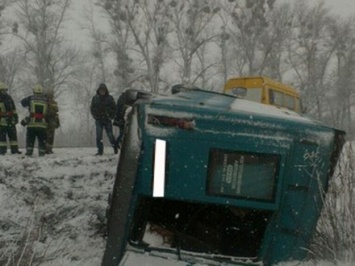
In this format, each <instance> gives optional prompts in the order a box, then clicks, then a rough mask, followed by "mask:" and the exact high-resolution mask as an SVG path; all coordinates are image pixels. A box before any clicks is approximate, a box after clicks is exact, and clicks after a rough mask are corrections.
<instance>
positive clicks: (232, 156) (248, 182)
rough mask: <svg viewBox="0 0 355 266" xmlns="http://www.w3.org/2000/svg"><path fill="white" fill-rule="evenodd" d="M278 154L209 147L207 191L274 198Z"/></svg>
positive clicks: (258, 198) (213, 193)
mask: <svg viewBox="0 0 355 266" xmlns="http://www.w3.org/2000/svg"><path fill="white" fill-rule="evenodd" d="M279 161H280V156H278V155H273V154H259V153H246V152H240V151H228V150H221V149H211V150H210V157H209V164H208V177H207V178H208V184H207V193H208V194H209V195H217V196H225V197H238V198H246V199H255V200H262V201H269V202H274V201H275V193H276V192H275V188H276V179H277V175H278V167H279Z"/></svg>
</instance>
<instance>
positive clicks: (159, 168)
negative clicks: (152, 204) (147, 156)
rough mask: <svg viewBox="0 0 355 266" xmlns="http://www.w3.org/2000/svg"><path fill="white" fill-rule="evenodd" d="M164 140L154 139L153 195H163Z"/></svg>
mask: <svg viewBox="0 0 355 266" xmlns="http://www.w3.org/2000/svg"><path fill="white" fill-rule="evenodd" d="M165 160H166V141H165V140H161V139H157V140H155V154H154V177H153V197H154V198H156V197H164V192H165V191H164V189H165Z"/></svg>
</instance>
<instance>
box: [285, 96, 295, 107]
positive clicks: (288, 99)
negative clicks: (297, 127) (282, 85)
mask: <svg viewBox="0 0 355 266" xmlns="http://www.w3.org/2000/svg"><path fill="white" fill-rule="evenodd" d="M285 106H286V107H287V108H289V109H291V110H295V107H296V106H295V98H294V97H292V96H290V95H285Z"/></svg>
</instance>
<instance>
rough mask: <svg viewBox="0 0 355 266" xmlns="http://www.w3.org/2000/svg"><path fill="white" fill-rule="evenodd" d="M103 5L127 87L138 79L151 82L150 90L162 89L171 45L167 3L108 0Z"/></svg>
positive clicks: (119, 70)
mask: <svg viewBox="0 0 355 266" xmlns="http://www.w3.org/2000/svg"><path fill="white" fill-rule="evenodd" d="M104 8H105V10H106V12H107V13H108V14H109V18H110V23H111V27H112V32H113V35H114V36H115V39H114V42H112V44H113V45H112V47H113V51H114V52H115V54H116V58H117V69H116V70H115V71H116V75H117V76H120V77H121V79H122V81H123V83H124V86H129V85H130V84H131V83H132V82H134V81H136V80H139V81H140V82H142V83H143V84H145V83H148V87H149V88H150V90H151V91H159V83H160V82H161V78H160V72H161V68H162V65H163V64H164V62H165V58H166V57H167V48H168V41H167V35H168V33H169V29H170V26H169V23H168V20H167V16H166V15H167V9H168V6H167V5H166V4H165V2H164V1H160V0H154V1H151V0H150V1H148V0H142V1H126V0H122V1H121V0H117V1H110V0H107V1H106V2H105V4H104ZM133 61H134V62H136V63H135V64H134V65H135V69H134V68H133ZM128 77H129V78H130V79H131V80H130V81H128ZM133 77H134V79H132V78H133Z"/></svg>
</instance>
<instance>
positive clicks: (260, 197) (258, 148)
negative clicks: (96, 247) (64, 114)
mask: <svg viewBox="0 0 355 266" xmlns="http://www.w3.org/2000/svg"><path fill="white" fill-rule="evenodd" d="M130 95H131V97H133V98H134V100H136V101H135V103H134V105H133V107H132V109H131V111H130V113H129V115H128V119H127V127H126V131H125V136H124V141H123V147H122V151H121V154H120V159H119V163H118V168H117V175H116V179H115V183H114V187H113V191H112V197H111V199H110V209H109V220H108V237H107V244H106V250H105V253H104V256H103V260H102V265H105V266H106V265H115V266H116V265H133V264H134V263H135V262H132V261H134V260H135V259H137V258H138V257H141V259H142V261H144V260H145V258H146V257H147V256H150V257H151V256H153V257H159V260H163V262H160V263H162V264H159V265H194V264H198V265H264V266H267V265H273V264H275V263H277V262H281V261H288V260H302V259H305V258H306V257H307V255H308V253H307V248H308V247H309V244H310V241H311V238H312V235H313V232H314V230H315V227H316V224H317V220H318V218H319V215H320V210H321V207H322V195H323V194H324V192H326V191H327V184H328V180H329V178H330V177H331V176H332V174H333V172H334V168H335V165H336V163H337V160H338V156H339V153H340V151H341V149H342V146H343V144H344V136H345V132H343V131H340V130H337V129H334V128H331V127H327V126H325V125H322V124H321V123H319V122H317V121H313V120H311V119H309V118H307V117H304V116H302V115H301V114H299V113H297V112H293V111H291V110H287V109H279V108H276V107H274V106H271V105H265V104H260V103H255V102H250V101H246V100H243V99H238V98H236V97H234V96H231V95H227V94H221V93H216V92H211V91H205V90H201V89H198V88H187V87H184V86H182V85H177V86H174V87H173V89H172V95H169V96H158V95H153V94H149V93H144V92H143V93H142V92H139V91H134V90H132V91H130ZM132 95H133V96H132ZM152 236H160V241H156V238H154V237H152ZM154 239H155V240H154ZM134 254H136V256H135V255H134ZM164 261H165V262H166V263H165V264H164ZM130 263H131V264H130ZM136 263H137V262H136Z"/></svg>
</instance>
